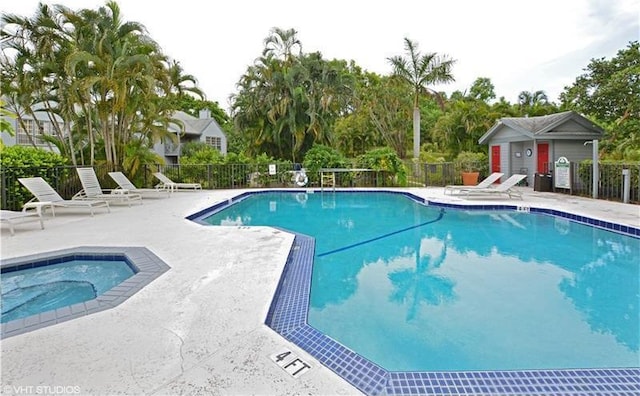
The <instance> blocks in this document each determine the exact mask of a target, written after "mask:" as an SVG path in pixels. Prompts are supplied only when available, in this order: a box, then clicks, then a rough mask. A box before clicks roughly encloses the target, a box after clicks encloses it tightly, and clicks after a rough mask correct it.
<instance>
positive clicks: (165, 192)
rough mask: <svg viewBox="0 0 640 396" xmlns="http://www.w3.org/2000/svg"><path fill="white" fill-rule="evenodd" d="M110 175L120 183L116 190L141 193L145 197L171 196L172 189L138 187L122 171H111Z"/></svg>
mask: <svg viewBox="0 0 640 396" xmlns="http://www.w3.org/2000/svg"><path fill="white" fill-rule="evenodd" d="M109 176H111V178H112V179H113V180H114V181H115V182H116V183H118V188H117V189H116V190H118V189H119V190H122V191H128V192H130V193H131V192H132V193H135V194H140V195H142V196H143V197H169V196H170V195H169V193H170V192H171V190H169V189H166V188H138V187H136V186H135V185H134V184H133V183H131V180H129V179H128V178H127V177H126V176H125V175H124V173H122V172H109Z"/></svg>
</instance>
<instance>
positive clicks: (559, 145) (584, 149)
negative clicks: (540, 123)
mask: <svg viewBox="0 0 640 396" xmlns="http://www.w3.org/2000/svg"><path fill="white" fill-rule="evenodd" d="M592 151H593V148H592V147H591V145H590V144H589V145H586V146H585V145H584V142H582V141H570V140H556V141H554V142H553V152H552V153H550V154H552V155H553V156H551V155H550V156H549V159H550V160H551V159H552V158H553V161H556V160H557V159H558V158H560V157H566V158H567V159H568V160H569V161H571V162H580V161H583V160H586V159H592Z"/></svg>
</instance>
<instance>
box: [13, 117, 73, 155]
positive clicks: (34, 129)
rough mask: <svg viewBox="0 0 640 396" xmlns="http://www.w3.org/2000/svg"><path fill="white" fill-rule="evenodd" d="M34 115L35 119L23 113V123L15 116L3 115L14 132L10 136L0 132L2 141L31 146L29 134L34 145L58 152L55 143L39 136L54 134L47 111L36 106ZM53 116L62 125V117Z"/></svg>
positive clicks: (14, 144)
mask: <svg viewBox="0 0 640 396" xmlns="http://www.w3.org/2000/svg"><path fill="white" fill-rule="evenodd" d="M34 116H35V119H34V118H33V117H30V116H26V115H23V116H22V118H23V123H20V122H18V119H17V118H13V117H7V116H3V117H2V118H3V119H5V120H7V121H8V122H9V123H10V124H11V127H12V128H13V131H14V132H15V134H14V136H11V135H10V134H9V133H8V132H2V133H1V134H0V137H1V138H2V143H4V145H5V146H30V147H33V144H32V143H31V139H30V138H29V136H31V138H32V139H33V143H35V145H36V147H39V148H42V149H45V150H50V151H54V152H56V153H59V150H58V148H57V147H56V146H55V145H53V144H50V143H47V142H45V141H44V140H42V139H40V138H39V137H40V136H42V135H55V129H54V126H53V122H51V119H50V118H49V115H48V113H47V112H44V111H38V108H36V109H35V111H34ZM53 117H54V118H53V119H54V120H56V122H57V123H58V125H62V119H61V118H60V117H59V116H57V115H54V116H53Z"/></svg>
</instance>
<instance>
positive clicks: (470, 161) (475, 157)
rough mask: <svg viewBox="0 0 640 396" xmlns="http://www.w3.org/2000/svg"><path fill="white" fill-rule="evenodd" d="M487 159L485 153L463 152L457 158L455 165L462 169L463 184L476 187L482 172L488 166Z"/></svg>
mask: <svg viewBox="0 0 640 396" xmlns="http://www.w3.org/2000/svg"><path fill="white" fill-rule="evenodd" d="M486 161H487V157H486V155H485V154H483V153H473V152H470V151H463V152H461V153H460V154H458V156H457V157H456V159H455V161H454V163H455V165H456V168H458V169H460V172H461V175H462V184H463V185H465V186H475V185H476V184H478V180H479V179H480V170H481V169H482V168H483V167H485V166H486V164H485V162H486Z"/></svg>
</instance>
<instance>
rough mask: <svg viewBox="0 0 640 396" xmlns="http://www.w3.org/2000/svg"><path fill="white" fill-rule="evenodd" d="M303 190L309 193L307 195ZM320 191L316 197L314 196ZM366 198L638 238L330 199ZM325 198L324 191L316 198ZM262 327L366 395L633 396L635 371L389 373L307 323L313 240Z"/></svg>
mask: <svg viewBox="0 0 640 396" xmlns="http://www.w3.org/2000/svg"><path fill="white" fill-rule="evenodd" d="M307 191H309V190H307ZM267 192H295V193H304V192H303V191H300V190H270V191H266V192H263V191H259V192H245V193H242V194H239V195H238V196H235V197H233V198H230V199H228V200H226V201H222V202H219V203H217V204H215V205H213V206H210V207H208V208H206V209H203V210H200V211H198V212H196V213H194V214H192V215H190V216H188V217H187V219H189V220H192V221H195V222H197V223H199V224H205V225H209V224H207V223H205V222H204V221H202V219H203V218H204V217H205V215H209V214H212V213H215V212H217V211H219V210H222V209H223V208H226V207H227V206H228V205H231V204H233V203H236V202H238V201H239V200H242V199H244V198H246V197H248V196H250V195H253V194H261V193H267ZM313 192H314V193H316V192H317V193H320V192H321V191H319V190H318V191H313ZM349 192H364V193H367V192H372V193H391V194H400V195H405V196H407V197H409V198H410V199H412V200H414V201H416V202H418V203H420V204H423V205H428V206H435V207H442V208H452V209H458V210H478V211H481V210H513V211H520V212H531V213H539V214H546V215H551V216H556V217H562V218H565V219H568V220H570V221H574V222H577V223H582V224H587V225H591V226H594V227H597V228H602V229H606V230H609V231H613V232H616V233H620V234H624V235H627V236H631V237H635V238H640V229H638V228H635V227H632V226H624V225H620V224H616V223H612V222H608V221H602V220H598V219H593V218H590V217H587V216H581V215H575V214H572V213H567V212H563V211H558V210H555V209H545V208H536V207H532V206H524V205H483V204H477V205H458V204H451V203H442V202H433V201H430V200H428V199H424V198H421V197H418V196H416V195H414V194H412V193H409V192H402V191H386V190H382V191H380V190H377V191H362V190H340V191H335V192H333V191H332V192H330V193H349ZM322 193H325V192H322ZM285 231H287V232H291V233H293V234H294V235H295V237H294V242H293V245H292V247H291V250H290V252H289V256H288V257H287V261H286V264H285V267H284V269H283V271H282V275H281V277H280V281H279V283H278V286H277V288H276V291H275V293H274V297H273V300H272V303H271V305H270V308H269V311H268V313H267V317H266V319H265V324H266V325H267V326H269V327H270V328H272V329H273V330H274V331H276V332H277V333H278V334H280V335H282V336H283V337H284V338H285V339H287V340H289V341H291V342H293V343H294V344H296V345H297V346H299V347H300V348H302V349H303V350H305V351H306V352H307V353H309V354H310V355H311V356H313V357H314V358H315V359H317V360H318V361H319V362H321V363H322V364H323V365H324V366H326V367H327V368H329V369H330V370H332V371H333V372H335V373H336V374H338V375H339V376H340V377H342V378H343V379H345V380H346V381H347V382H349V383H350V384H351V385H353V386H354V387H356V388H357V389H359V390H360V391H362V392H363V393H365V394H368V395H442V394H446V395H487V394H491V395H551V394H554V395H595V394H598V395H602V394H608V395H625V396H631V395H636V394H639V393H640V367H639V368H636V367H629V368H598V369H531V370H478V371H416V372H411V371H406V372H398V371H389V370H386V369H384V368H382V367H380V366H379V365H377V364H375V363H373V362H371V361H369V360H368V359H366V358H364V357H362V356H360V355H359V354H357V353H356V352H354V351H352V350H350V349H349V348H347V347H345V346H344V345H342V344H340V343H339V342H337V341H335V340H333V339H332V338H330V337H328V336H327V335H325V334H323V333H322V332H320V331H318V330H317V329H315V328H313V327H312V326H310V325H309V324H308V323H307V314H308V308H309V300H310V290H311V273H312V269H313V257H314V254H315V240H314V238H312V237H310V236H307V235H303V234H299V233H295V232H292V231H289V230H285Z"/></svg>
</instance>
